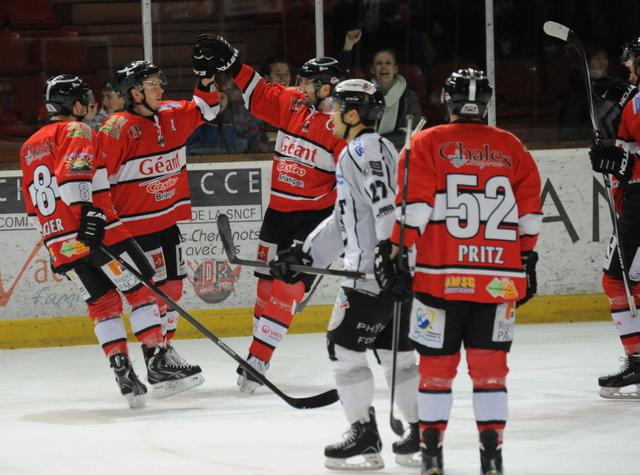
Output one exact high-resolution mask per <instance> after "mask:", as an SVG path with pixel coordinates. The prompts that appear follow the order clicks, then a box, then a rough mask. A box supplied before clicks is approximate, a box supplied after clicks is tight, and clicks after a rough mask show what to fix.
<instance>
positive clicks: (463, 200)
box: [445, 174, 517, 241]
mask: <svg viewBox="0 0 640 475" xmlns="http://www.w3.org/2000/svg"><path fill="white" fill-rule="evenodd" d="M477 186H478V177H477V176H476V175H458V174H452V175H447V194H446V208H447V210H446V219H445V222H446V225H447V231H448V232H449V234H451V235H452V236H453V237H456V238H460V239H468V238H472V237H474V236H475V235H476V234H478V232H479V231H480V223H481V222H482V221H484V222H485V228H484V237H485V239H496V240H500V241H515V240H516V238H517V231H516V230H515V229H503V228H501V226H502V225H503V224H504V221H505V218H507V216H508V215H509V214H511V213H512V212H513V211H514V210H515V206H516V200H515V196H514V195H513V190H512V189H511V183H510V182H509V179H508V178H507V177H505V176H494V177H491V178H490V179H489V180H487V184H486V186H485V189H484V194H482V193H481V192H480V191H477V190H473V191H471V190H465V187H477ZM499 191H500V193H499ZM516 222H517V219H516ZM463 224H464V225H463Z"/></svg>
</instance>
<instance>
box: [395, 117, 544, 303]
mask: <svg viewBox="0 0 640 475" xmlns="http://www.w3.org/2000/svg"><path fill="white" fill-rule="evenodd" d="M404 161H405V155H404V154H403V155H402V156H401V159H400V164H399V166H398V175H399V176H398V184H399V186H398V190H399V191H398V192H397V196H396V204H397V205H398V209H397V210H396V213H397V215H399V213H400V204H401V202H402V183H403V176H404ZM409 167H410V168H409V182H408V187H407V207H406V228H405V234H404V243H405V245H406V246H411V245H413V244H415V245H416V250H417V262H416V273H415V277H414V281H413V289H414V290H415V291H418V292H424V293H428V294H430V295H433V296H435V297H440V298H444V299H447V300H468V301H473V302H491V303H500V302H508V301H514V300H518V299H520V298H522V297H524V295H525V293H526V277H525V273H524V271H523V269H522V263H521V252H526V251H531V250H532V249H533V248H534V246H535V244H536V241H537V237H538V233H539V231H540V225H541V222H542V212H541V207H540V206H541V205H540V175H539V173H538V169H537V167H536V164H535V162H534V161H533V158H532V157H531V155H530V154H529V152H527V150H526V148H525V147H524V145H523V144H522V143H521V142H520V141H519V140H518V139H517V138H516V137H515V136H514V135H512V134H511V133H509V132H507V131H504V130H501V129H497V128H495V127H490V126H487V125H483V124H476V123H454V124H448V125H441V126H437V127H433V128H431V129H427V130H424V131H422V132H419V133H417V134H416V135H415V136H414V137H413V140H412V149H411V155H410V159H409ZM399 231H400V229H399V223H398V222H397V221H396V224H395V225H394V231H393V235H392V241H393V242H395V243H398V242H399V235H400V233H399Z"/></svg>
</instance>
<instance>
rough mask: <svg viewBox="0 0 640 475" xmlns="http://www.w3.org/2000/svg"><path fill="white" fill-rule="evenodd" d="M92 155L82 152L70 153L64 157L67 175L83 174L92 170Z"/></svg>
mask: <svg viewBox="0 0 640 475" xmlns="http://www.w3.org/2000/svg"><path fill="white" fill-rule="evenodd" d="M93 159H94V155H93V154H90V153H84V152H74V153H70V154H69V155H67V156H66V157H64V168H65V169H66V170H67V172H69V173H84V172H91V171H92V170H93Z"/></svg>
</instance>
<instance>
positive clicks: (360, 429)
mask: <svg viewBox="0 0 640 475" xmlns="http://www.w3.org/2000/svg"><path fill="white" fill-rule="evenodd" d="M381 450H382V441H381V440H380V434H378V426H377V425H376V416H375V411H374V409H373V407H370V408H369V421H367V422H365V421H357V422H355V423H353V424H352V425H351V427H350V428H349V430H348V431H347V432H345V433H344V435H343V440H341V441H340V442H338V443H335V444H333V445H328V446H327V447H325V449H324V455H325V457H327V459H326V461H325V463H324V465H325V467H327V468H330V469H332V470H377V469H381V468H383V467H384V461H383V460H382V457H381V456H380V451H381ZM352 457H358V459H356V460H355V461H353V462H352V461H351V460H348V459H351V458H352Z"/></svg>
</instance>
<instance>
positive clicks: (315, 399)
mask: <svg viewBox="0 0 640 475" xmlns="http://www.w3.org/2000/svg"><path fill="white" fill-rule="evenodd" d="M100 250H101V251H102V252H104V253H105V254H106V255H107V256H109V257H110V258H111V259H113V260H114V261H116V262H118V263H119V264H120V265H121V266H122V267H124V268H125V269H126V270H128V271H129V272H130V273H131V274H133V275H134V276H135V277H136V278H137V279H138V280H139V281H140V282H142V284H143V285H144V286H145V287H146V288H148V289H149V290H150V291H151V292H153V293H154V294H156V295H157V296H158V297H160V298H161V299H163V300H164V301H165V302H167V304H168V305H169V306H170V307H171V308H173V309H174V310H175V311H176V312H178V313H179V314H180V315H182V317H184V319H185V320H187V321H188V322H189V323H191V325H193V326H194V327H196V329H198V330H199V331H200V333H202V334H203V335H204V336H206V337H207V338H209V340H211V341H212V342H214V343H215V344H216V345H217V346H218V348H220V349H221V350H222V351H224V352H225V353H226V354H228V355H229V356H231V358H233V359H234V360H235V361H236V363H238V364H239V365H240V366H242V368H243V369H244V370H245V371H247V372H248V373H250V374H251V376H253V377H254V378H255V379H256V380H258V381H259V382H260V383H262V384H264V385H265V386H266V387H268V388H269V389H271V390H272V391H273V392H274V393H276V394H277V395H278V396H280V398H281V399H283V400H284V401H285V402H286V403H287V404H289V405H290V406H291V407H295V408H296V409H313V408H316V407H324V406H328V405H330V404H333V403H334V402H336V401H337V400H338V391H336V390H335V389H331V390H329V391H326V392H324V393H322V394H317V395H315V396H309V397H303V398H295V397H291V396H287V395H286V394H285V393H283V392H282V391H280V389H278V387H277V386H276V385H275V384H273V383H272V382H271V381H269V380H268V379H267V378H265V377H264V375H262V374H260V373H259V372H258V371H256V370H255V368H254V367H253V366H251V365H250V364H249V363H247V362H246V361H245V360H244V359H243V358H242V357H240V356H239V355H238V354H237V353H236V352H235V351H233V350H232V349H231V348H230V347H229V346H228V345H227V344H226V343H225V342H223V341H222V340H221V339H220V338H218V337H217V336H215V335H214V334H213V333H212V332H210V331H209V330H208V329H207V327H205V326H204V325H202V324H201V323H200V322H199V321H198V320H196V319H195V318H194V317H192V316H191V315H190V314H189V313H188V312H187V311H186V310H184V309H183V308H182V307H181V306H180V305H178V303H177V302H175V301H174V300H173V299H172V298H171V297H169V296H168V295H167V294H165V293H164V292H163V291H162V290H160V289H159V288H158V286H156V285H155V284H154V283H152V282H150V281H149V280H147V279H145V278H144V277H143V276H142V274H140V272H138V270H137V269H135V268H134V267H133V266H132V265H131V264H129V263H128V262H127V261H125V260H124V259H122V258H120V257H118V256H115V255H114V254H113V253H112V252H111V251H110V250H109V249H107V248H106V247H105V246H104V245H103V244H101V245H100Z"/></svg>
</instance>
